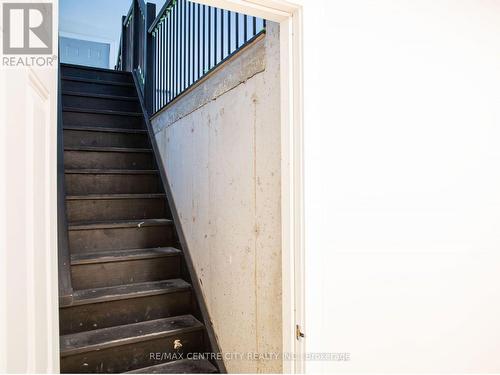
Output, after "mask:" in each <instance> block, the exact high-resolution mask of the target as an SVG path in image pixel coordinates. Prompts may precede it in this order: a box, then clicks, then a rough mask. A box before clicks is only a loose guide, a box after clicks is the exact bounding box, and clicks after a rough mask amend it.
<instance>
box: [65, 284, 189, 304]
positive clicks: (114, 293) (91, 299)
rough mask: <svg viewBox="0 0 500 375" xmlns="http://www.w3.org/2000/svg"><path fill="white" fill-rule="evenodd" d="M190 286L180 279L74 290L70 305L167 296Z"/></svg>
mask: <svg viewBox="0 0 500 375" xmlns="http://www.w3.org/2000/svg"><path fill="white" fill-rule="evenodd" d="M190 288H191V285H190V284H189V283H187V282H186V281H184V280H182V279H169V280H160V281H145V282H142V283H134V284H122V285H116V286H107V287H101V288H92V289H81V290H75V291H74V293H73V301H72V302H71V304H70V305H67V306H61V307H69V306H77V305H87V304H92V303H100V302H109V301H117V300H122V299H130V298H137V297H146V296H153V295H158V294H168V293H174V292H179V291H183V290H189V289H190Z"/></svg>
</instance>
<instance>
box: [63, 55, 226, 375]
mask: <svg viewBox="0 0 500 375" xmlns="http://www.w3.org/2000/svg"><path fill="white" fill-rule="evenodd" d="M60 78H61V89H62V123H63V140H64V173H65V203H66V218H67V228H68V231H67V232H68V233H67V234H68V243H69V252H70V268H71V282H72V288H73V296H72V300H71V301H70V302H67V303H62V304H61V306H60V334H61V337H60V351H61V372H63V373H118V372H136V373H214V372H218V369H217V367H216V366H215V365H216V362H215V361H213V360H212V362H210V361H209V360H207V359H200V358H197V357H194V356H192V355H191V354H193V353H210V352H212V351H213V350H212V349H211V347H210V342H209V340H208V334H207V330H206V327H205V326H204V324H203V323H202V318H201V315H200V312H199V304H198V301H197V300H196V297H195V293H194V292H193V288H192V286H191V285H190V280H191V276H190V275H189V272H188V271H187V270H186V265H185V260H184V256H183V253H182V251H181V250H180V245H179V241H178V237H177V232H176V228H175V225H174V223H173V221H172V220H171V219H172V216H171V212H170V208H169V205H168V202H167V199H166V195H165V191H164V188H163V184H162V180H161V176H160V173H159V170H158V167H157V163H156V160H155V154H154V153H153V150H152V147H151V142H150V139H149V134H148V131H147V127H146V124H145V121H144V117H143V112H142V110H141V104H140V101H139V99H138V93H137V90H136V86H135V84H134V80H133V77H132V74H131V73H129V72H121V71H114V70H105V69H96V68H90V67H77V66H73V65H64V64H61V77H60Z"/></svg>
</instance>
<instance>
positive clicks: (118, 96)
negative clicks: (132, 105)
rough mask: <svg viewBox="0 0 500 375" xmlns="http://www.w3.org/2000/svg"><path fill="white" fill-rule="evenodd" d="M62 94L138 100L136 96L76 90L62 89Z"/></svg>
mask: <svg viewBox="0 0 500 375" xmlns="http://www.w3.org/2000/svg"><path fill="white" fill-rule="evenodd" d="M62 95H68V96H79V97H83V98H96V99H111V100H123V101H134V102H136V101H137V100H138V99H137V97H136V96H123V95H111V94H98V93H91V92H78V91H71V90H62Z"/></svg>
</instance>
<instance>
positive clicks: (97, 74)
mask: <svg viewBox="0 0 500 375" xmlns="http://www.w3.org/2000/svg"><path fill="white" fill-rule="evenodd" d="M61 73H62V76H63V77H78V78H88V79H98V80H101V81H110V82H133V81H134V80H133V78H132V75H131V74H130V73H115V72H107V71H103V70H91V69H80V68H77V67H70V66H61Z"/></svg>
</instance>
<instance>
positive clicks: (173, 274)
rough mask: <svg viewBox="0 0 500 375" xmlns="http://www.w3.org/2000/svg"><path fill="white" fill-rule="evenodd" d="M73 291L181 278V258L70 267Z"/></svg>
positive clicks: (173, 257)
mask: <svg viewBox="0 0 500 375" xmlns="http://www.w3.org/2000/svg"><path fill="white" fill-rule="evenodd" d="M71 275H72V280H73V288H74V289H91V288H101V287H106V286H115V285H122V284H134V283H141V282H145V281H160V280H167V279H174V278H177V277H179V276H180V257H179V256H172V257H163V258H156V259H138V260H132V261H124V262H108V263H96V264H81V265H74V266H72V267H71Z"/></svg>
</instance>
